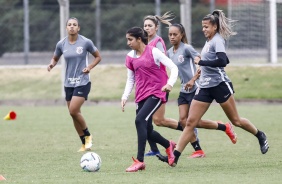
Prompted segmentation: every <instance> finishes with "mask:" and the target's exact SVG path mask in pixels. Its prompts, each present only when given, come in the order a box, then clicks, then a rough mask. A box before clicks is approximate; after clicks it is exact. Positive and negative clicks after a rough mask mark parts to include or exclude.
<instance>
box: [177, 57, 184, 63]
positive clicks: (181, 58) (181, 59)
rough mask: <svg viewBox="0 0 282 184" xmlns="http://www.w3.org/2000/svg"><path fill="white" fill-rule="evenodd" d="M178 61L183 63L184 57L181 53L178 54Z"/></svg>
mask: <svg viewBox="0 0 282 184" xmlns="http://www.w3.org/2000/svg"><path fill="white" fill-rule="evenodd" d="M178 62H179V63H183V62H184V57H183V55H179V56H178Z"/></svg>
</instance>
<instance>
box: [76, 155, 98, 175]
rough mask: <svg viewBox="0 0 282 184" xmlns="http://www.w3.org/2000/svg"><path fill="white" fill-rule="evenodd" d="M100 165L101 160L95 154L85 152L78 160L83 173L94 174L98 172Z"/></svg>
mask: <svg viewBox="0 0 282 184" xmlns="http://www.w3.org/2000/svg"><path fill="white" fill-rule="evenodd" d="M101 165H102V160H101V158H100V156H99V155H98V154H97V153H94V152H87V153H85V154H84V155H82V157H81V159H80V167H81V168H82V169H83V170H84V171H88V172H96V171H99V169H100V168H101Z"/></svg>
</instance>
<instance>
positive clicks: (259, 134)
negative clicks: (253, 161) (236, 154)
mask: <svg viewBox="0 0 282 184" xmlns="http://www.w3.org/2000/svg"><path fill="white" fill-rule="evenodd" d="M261 135H262V131H260V130H258V133H257V134H256V135H255V136H256V137H257V138H258V139H259V138H260V137H261Z"/></svg>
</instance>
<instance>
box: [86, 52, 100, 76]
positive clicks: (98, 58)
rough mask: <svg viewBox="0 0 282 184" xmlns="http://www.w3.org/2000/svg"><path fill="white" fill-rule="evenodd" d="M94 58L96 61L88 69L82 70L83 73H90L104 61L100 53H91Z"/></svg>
mask: <svg viewBox="0 0 282 184" xmlns="http://www.w3.org/2000/svg"><path fill="white" fill-rule="evenodd" d="M91 54H92V55H93V56H94V60H93V62H92V63H90V64H89V65H88V66H87V67H86V68H84V69H83V70H82V72H83V73H89V72H90V70H91V69H92V68H94V67H95V66H96V65H97V64H98V63H100V61H101V60H102V58H101V56H100V53H99V51H96V52H93V53H91Z"/></svg>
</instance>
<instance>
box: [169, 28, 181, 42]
mask: <svg viewBox="0 0 282 184" xmlns="http://www.w3.org/2000/svg"><path fill="white" fill-rule="evenodd" d="M168 38H169V41H170V43H171V44H172V45H178V44H179V43H180V42H181V39H182V34H181V32H180V30H179V28H178V27H176V26H170V27H169V30H168Z"/></svg>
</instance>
